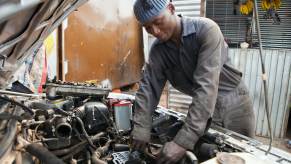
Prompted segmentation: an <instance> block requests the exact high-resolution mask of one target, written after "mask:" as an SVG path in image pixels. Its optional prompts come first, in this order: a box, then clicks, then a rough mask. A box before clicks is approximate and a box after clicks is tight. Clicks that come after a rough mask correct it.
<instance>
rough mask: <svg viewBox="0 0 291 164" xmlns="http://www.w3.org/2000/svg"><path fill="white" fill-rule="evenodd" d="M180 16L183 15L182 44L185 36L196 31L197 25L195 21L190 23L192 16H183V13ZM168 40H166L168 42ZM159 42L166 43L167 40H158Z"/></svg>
mask: <svg viewBox="0 0 291 164" xmlns="http://www.w3.org/2000/svg"><path fill="white" fill-rule="evenodd" d="M178 16H179V17H181V22H180V23H181V30H182V35H181V44H183V37H186V36H188V35H190V34H193V33H195V32H196V28H195V25H194V24H193V23H189V22H190V21H191V20H190V18H187V17H182V16H181V15H178ZM167 42H168V41H166V43H167ZM158 43H165V42H161V41H158Z"/></svg>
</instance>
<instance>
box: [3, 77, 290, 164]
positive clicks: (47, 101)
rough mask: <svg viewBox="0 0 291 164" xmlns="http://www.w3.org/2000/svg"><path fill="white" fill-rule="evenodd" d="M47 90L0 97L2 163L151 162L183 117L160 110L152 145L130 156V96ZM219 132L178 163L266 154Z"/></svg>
mask: <svg viewBox="0 0 291 164" xmlns="http://www.w3.org/2000/svg"><path fill="white" fill-rule="evenodd" d="M45 89H46V95H42V96H36V95H29V94H21V93H19V94H15V95H13V94H12V93H15V92H11V93H10V94H1V96H0V107H1V114H0V118H1V129H0V130H1V137H0V138H1V141H0V145H1V149H0V159H1V161H4V163H5V162H6V163H96V164H105V163H112V164H123V163H155V162H156V160H157V159H158V153H159V152H160V151H161V149H162V147H163V145H164V144H165V143H166V142H168V141H171V140H172V139H173V137H174V136H175V135H176V133H177V132H178V130H179V129H180V128H181V126H182V125H183V120H184V118H185V117H186V115H185V114H182V113H179V112H175V111H172V110H169V109H166V108H163V107H158V108H157V109H156V110H155V112H154V115H153V124H152V131H151V143H148V146H147V149H146V151H145V152H139V151H133V150H131V146H130V144H131V138H130V132H131V130H132V128H133V124H132V116H133V114H134V106H133V103H134V96H133V95H131V94H123V93H111V92H110V90H109V89H106V88H104V87H102V86H96V85H93V84H82V83H69V82H60V81H54V82H50V83H47V84H46V85H45ZM220 130H221V131H217V130H214V129H212V128H211V129H209V130H208V132H206V133H205V135H204V136H202V137H201V138H200V140H199V141H198V143H197V144H196V146H195V148H194V149H193V150H192V151H187V153H186V155H185V157H184V158H183V160H182V161H181V162H180V163H198V162H199V163H201V162H205V161H208V160H210V159H213V158H215V157H216V156H217V154H218V153H220V152H227V153H234V152H248V153H257V154H260V153H261V154H262V153H263V152H264V149H261V150H260V149H258V148H257V147H259V146H260V143H259V142H257V141H255V140H252V139H249V138H247V137H245V136H241V135H239V134H236V133H234V132H229V131H224V132H223V129H220ZM231 135H232V136H233V135H235V136H236V137H235V138H236V139H235V138H233V137H231ZM243 144H245V145H243ZM246 145H247V146H246ZM280 158H281V159H284V158H282V157H280ZM284 160H287V161H289V160H288V158H287V159H284ZM284 160H282V161H284ZM289 162H290V161H289Z"/></svg>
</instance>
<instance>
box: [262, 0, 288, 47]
mask: <svg viewBox="0 0 291 164" xmlns="http://www.w3.org/2000/svg"><path fill="white" fill-rule="evenodd" d="M281 2H282V4H281V7H280V8H279V9H278V14H279V17H280V19H281V23H280V25H276V24H273V21H272V20H270V19H269V20H266V19H264V14H265V11H262V8H261V5H260V4H261V0H258V3H259V17H260V28H261V34H262V43H263V46H264V47H272V48H289V49H290V48H291V1H290V0H282V1H281Z"/></svg>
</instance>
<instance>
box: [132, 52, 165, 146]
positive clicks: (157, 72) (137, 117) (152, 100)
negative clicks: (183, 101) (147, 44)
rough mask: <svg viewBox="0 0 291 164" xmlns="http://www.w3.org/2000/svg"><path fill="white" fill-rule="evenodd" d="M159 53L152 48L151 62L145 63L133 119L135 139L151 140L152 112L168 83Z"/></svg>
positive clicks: (133, 135)
mask: <svg viewBox="0 0 291 164" xmlns="http://www.w3.org/2000/svg"><path fill="white" fill-rule="evenodd" d="M159 53H160V52H159V51H158V50H156V49H155V48H152V50H151V51H150V59H149V63H148V64H146V65H145V69H144V72H143V75H142V80H141V81H140V83H139V90H138V92H137V94H136V101H135V111H134V119H133V123H134V129H133V131H132V137H133V138H134V139H139V140H143V141H149V140H150V134H151V133H150V132H151V127H152V114H153V111H154V110H155V109H156V107H157V105H158V103H159V100H160V96H161V94H162V91H163V88H164V86H165V83H166V78H165V75H164V73H163V69H162V61H161V60H159V59H158V58H156V57H157V55H160V54H159ZM153 58H155V59H153Z"/></svg>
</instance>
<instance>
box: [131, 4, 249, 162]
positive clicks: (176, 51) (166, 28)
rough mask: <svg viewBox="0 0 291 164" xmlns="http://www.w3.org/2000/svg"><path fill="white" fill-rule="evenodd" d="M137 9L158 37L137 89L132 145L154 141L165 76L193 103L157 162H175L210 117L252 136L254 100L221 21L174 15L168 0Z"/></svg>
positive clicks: (142, 145) (137, 147) (138, 146)
mask: <svg viewBox="0 0 291 164" xmlns="http://www.w3.org/2000/svg"><path fill="white" fill-rule="evenodd" d="M133 9H134V14H135V16H136V19H137V20H138V21H139V22H140V24H141V25H142V26H143V27H144V28H145V29H146V31H147V32H148V33H150V34H152V35H153V36H155V37H156V38H157V39H156V40H155V42H154V43H153V45H152V47H151V50H150V53H149V61H148V63H146V65H145V69H144V72H143V77H142V80H141V81H140V84H139V85H140V88H139V90H138V92H137V94H136V103H135V115H134V129H133V131H132V138H133V143H132V146H133V148H134V149H135V150H144V148H145V146H146V144H147V143H148V142H149V141H150V134H151V125H152V113H153V111H154V109H156V107H157V105H158V103H159V99H160V96H161V93H162V91H163V88H164V86H165V83H166V81H167V80H168V81H169V82H170V83H171V84H172V86H173V87H174V88H176V89H177V90H179V91H181V92H183V93H185V94H187V95H190V96H191V97H192V103H191V105H190V107H189V110H188V114H187V117H186V120H185V124H184V125H183V127H182V128H181V129H180V130H179V131H178V133H177V134H176V136H175V138H174V139H173V141H171V142H167V143H166V144H165V145H164V147H163V150H162V151H161V156H160V159H159V163H175V162H177V161H179V160H180V159H181V158H182V157H183V156H184V154H185V152H186V150H193V148H194V145H195V143H196V142H197V140H198V139H199V137H201V136H202V135H203V134H204V132H205V129H206V128H207V125H208V123H209V122H210V120H212V124H217V125H220V126H222V127H225V128H227V129H230V130H233V131H235V132H238V133H241V134H243V135H246V136H249V137H254V112H253V107H252V102H251V99H250V97H249V93H248V90H247V89H246V87H245V85H244V83H243V81H242V73H241V72H240V71H238V70H236V69H234V68H233V67H231V65H230V63H229V59H228V57H227V55H228V46H227V44H226V43H225V42H224V37H223V34H222V32H221V31H220V28H219V26H218V25H217V24H216V23H215V22H214V21H212V20H210V19H208V18H203V17H199V18H187V17H182V16H178V15H176V14H175V7H174V5H173V4H172V3H171V2H170V1H169V0H136V1H135V3H134V6H133Z"/></svg>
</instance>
